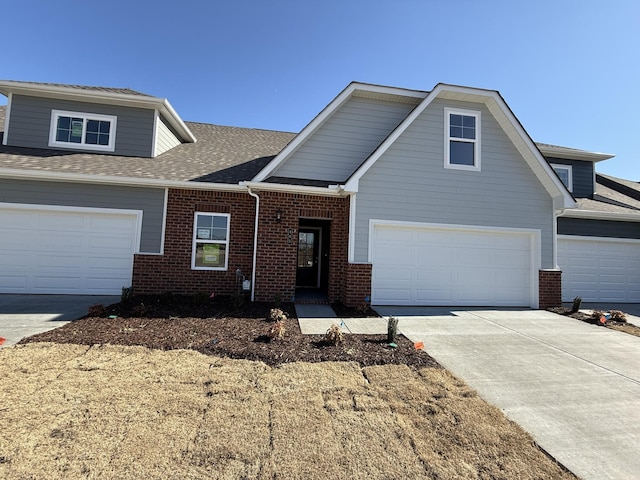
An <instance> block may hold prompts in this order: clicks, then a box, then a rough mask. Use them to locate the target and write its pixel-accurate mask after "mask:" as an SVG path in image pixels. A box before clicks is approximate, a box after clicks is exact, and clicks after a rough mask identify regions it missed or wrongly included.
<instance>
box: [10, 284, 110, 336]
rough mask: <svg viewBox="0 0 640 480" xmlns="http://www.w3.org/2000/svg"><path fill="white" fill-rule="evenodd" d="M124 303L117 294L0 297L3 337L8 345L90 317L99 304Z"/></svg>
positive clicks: (11, 295)
mask: <svg viewBox="0 0 640 480" xmlns="http://www.w3.org/2000/svg"><path fill="white" fill-rule="evenodd" d="M119 301H120V296H114V295H100V296H94V295H13V294H0V337H4V338H6V339H7V341H6V343H5V344H4V346H8V345H12V344H14V343H16V342H18V341H20V340H21V339H22V338H24V337H28V336H30V335H35V334H36V333H41V332H45V331H47V330H51V329H52V328H56V327H59V326H61V325H64V324H65V323H67V322H68V321H69V320H76V319H78V318H80V317H83V316H84V315H86V314H87V312H88V310H89V307H90V306H91V305H95V304H96V303H101V304H103V305H105V306H107V305H111V304H112V303H116V302H119Z"/></svg>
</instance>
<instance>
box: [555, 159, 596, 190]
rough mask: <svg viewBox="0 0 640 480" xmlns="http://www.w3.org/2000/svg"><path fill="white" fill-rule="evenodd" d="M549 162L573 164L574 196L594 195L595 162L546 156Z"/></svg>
mask: <svg viewBox="0 0 640 480" xmlns="http://www.w3.org/2000/svg"><path fill="white" fill-rule="evenodd" d="M546 158H547V161H548V162H549V163H557V164H559V165H571V172H572V173H573V192H571V193H573V196H574V197H576V198H591V196H593V162H585V161H581V160H565V159H563V158H553V157H546Z"/></svg>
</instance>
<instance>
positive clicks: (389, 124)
mask: <svg viewBox="0 0 640 480" xmlns="http://www.w3.org/2000/svg"><path fill="white" fill-rule="evenodd" d="M413 108H414V106H412V105H408V104H402V103H394V102H386V101H381V100H372V99H367V98H350V99H349V100H347V102H345V104H344V105H343V106H342V107H340V108H339V109H338V110H337V111H336V112H335V113H334V114H333V115H332V116H331V117H330V118H328V119H327V120H326V121H325V122H324V124H323V125H321V126H320V128H318V129H317V131H316V132H315V133H314V134H313V135H312V136H311V137H310V138H308V139H307V140H306V141H305V142H304V143H303V144H302V145H301V146H300V147H298V149H297V150H296V151H295V152H294V153H293V154H292V155H291V156H290V157H289V159H288V160H287V161H286V163H285V164H283V165H282V166H281V167H280V168H279V169H278V170H277V171H276V172H275V173H274V176H278V177H288V178H305V179H310V180H328V181H335V182H344V181H345V180H346V179H347V178H348V177H349V176H350V175H351V174H352V173H353V172H354V171H355V169H356V168H357V167H358V166H359V165H360V164H361V163H362V162H364V160H366V158H367V157H368V156H369V155H370V154H371V153H372V152H373V151H374V150H375V149H376V147H378V145H380V143H381V142H382V141H383V140H384V139H385V138H386V137H387V136H388V135H389V133H391V131H392V130H393V129H395V128H396V127H397V126H398V125H399V124H400V122H401V121H402V120H403V119H404V118H405V117H406V116H407V115H408V114H409V112H410V111H411V110H412V109H413Z"/></svg>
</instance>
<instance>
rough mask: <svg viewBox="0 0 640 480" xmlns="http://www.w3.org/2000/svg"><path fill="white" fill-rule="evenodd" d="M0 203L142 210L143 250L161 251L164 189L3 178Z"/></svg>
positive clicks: (0, 185)
mask: <svg viewBox="0 0 640 480" xmlns="http://www.w3.org/2000/svg"><path fill="white" fill-rule="evenodd" d="M0 202H3V203H24V204H29V205H32V204H33V205H62V206H70V207H91V208H115V209H125V210H142V212H143V213H142V233H141V239H140V252H141V253H161V247H162V220H163V215H164V189H162V188H139V187H125V186H115V185H94V184H84V183H64V182H36V181H32V180H13V179H3V178H0Z"/></svg>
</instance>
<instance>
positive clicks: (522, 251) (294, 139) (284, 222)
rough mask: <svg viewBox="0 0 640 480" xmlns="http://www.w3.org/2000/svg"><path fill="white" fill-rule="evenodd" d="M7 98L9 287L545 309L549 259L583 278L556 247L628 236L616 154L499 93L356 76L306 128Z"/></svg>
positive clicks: (44, 96) (0, 182) (553, 285)
mask: <svg viewBox="0 0 640 480" xmlns="http://www.w3.org/2000/svg"><path fill="white" fill-rule="evenodd" d="M0 92H1V93H3V94H4V95H5V96H7V97H8V105H7V108H6V112H5V115H6V121H5V122H1V121H0V126H1V125H2V124H4V125H5V127H4V133H3V134H2V146H1V147H0V221H1V222H2V225H3V229H2V230H0V265H1V266H2V269H1V270H0V292H4V293H9V292H11V293H79V294H106V293H111V294H118V293H120V289H121V288H122V287H123V286H130V285H132V286H133V288H134V290H135V291H136V292H137V293H163V292H174V293H195V292H206V293H211V292H214V293H222V294H231V293H234V292H236V291H237V289H238V288H239V287H240V288H242V286H243V282H242V281H243V280H246V282H244V284H245V285H244V286H245V287H246V288H248V292H249V293H250V295H251V298H252V299H255V300H265V301H269V300H274V299H275V298H276V297H280V298H282V299H284V300H288V299H290V298H293V297H294V296H295V294H296V289H301V288H305V289H320V290H322V291H324V292H326V294H327V297H328V299H329V300H330V301H342V302H344V303H345V304H347V305H352V306H357V305H359V304H362V303H365V302H371V303H372V304H374V305H383V304H396V305H486V306H528V307H532V308H537V307H541V308H542V307H547V306H553V305H557V304H558V303H559V302H560V289H561V272H560V269H558V264H559V265H560V267H561V268H563V262H565V264H566V265H567V268H568V269H569V270H570V273H569V275H568V278H569V281H570V282H572V283H571V284H570V285H569V287H567V288H565V296H567V297H570V296H571V295H573V291H574V290H573V289H574V287H576V286H577V287H576V288H577V290H580V289H581V288H584V287H583V286H581V284H580V283H579V281H580V280H579V277H580V273H574V270H571V269H573V268H574V267H573V265H574V263H573V260H570V259H572V258H573V257H572V255H571V254H565V253H563V252H564V251H565V250H563V249H564V244H565V243H566V244H572V242H574V240H576V239H578V238H580V241H581V242H589V241H593V239H589V240H583V237H585V236H589V237H593V236H594V233H593V231H592V230H590V229H591V228H595V229H598V228H602V229H604V230H606V231H607V232H609V235H595V236H597V237H602V236H608V237H615V238H624V239H625V240H623V241H620V242H618V240H616V242H615V244H616V245H618V246H619V245H626V244H627V243H628V240H627V239H628V238H639V237H637V236H633V235H635V234H636V233H635V232H637V230H636V225H638V224H637V223H634V222H635V218H636V217H635V216H634V215H635V213H634V212H635V210H634V207H633V205H631V204H629V203H627V201H631V200H626V199H634V197H633V196H630V195H629V194H628V192H627V193H624V192H620V191H619V190H616V189H615V188H614V187H612V186H607V185H604V184H603V183H601V178H600V177H598V187H597V188H595V187H594V185H595V182H594V181H593V178H594V173H593V172H594V168H593V162H594V161H598V160H603V159H604V158H609V157H610V156H609V155H603V154H596V153H592V152H584V151H580V150H574V149H567V148H563V147H555V146H550V145H543V144H537V145H536V144H535V143H534V142H533V141H532V140H531V139H530V138H529V136H528V134H527V133H526V131H525V130H524V129H523V127H522V126H521V124H520V123H519V121H518V120H517V119H516V117H515V116H514V115H513V113H512V112H511V110H510V109H509V107H508V106H507V105H506V103H505V102H504V100H503V99H502V97H501V96H500V94H499V93H498V92H496V91H491V90H483V89H476V88H468V87H459V86H453V85H444V84H439V85H437V86H436V87H435V88H434V89H433V90H431V91H429V92H427V91H416V90H407V89H401V88H393V87H383V86H377V85H368V84H362V83H352V84H350V85H349V86H348V87H347V88H346V89H345V90H344V91H342V92H341V93H340V94H339V95H338V96H337V97H336V98H335V99H334V100H333V101H332V102H331V103H330V104H329V105H328V106H327V107H326V108H325V109H324V110H323V111H322V112H321V113H320V114H319V115H318V116H317V117H316V118H315V119H313V120H312V121H311V123H309V125H307V127H305V128H304V129H303V130H302V132H300V133H299V134H297V135H295V134H291V133H285V132H274V131H266V130H255V129H244V128H234V127H221V126H217V125H206V124H199V123H189V122H183V121H182V120H181V119H180V117H179V116H178V114H177V113H176V112H175V111H174V110H173V108H172V107H171V105H170V104H169V102H168V101H167V100H165V99H161V98H156V97H151V96H148V95H144V94H140V93H138V92H133V91H131V90H127V89H110V88H97V87H80V86H71V85H55V84H41V83H31V82H13V81H0ZM0 115H2V109H0ZM0 119H1V117H0ZM547 160H548V161H547ZM550 163H551V164H553V166H552V165H550ZM563 165H564V166H565V167H567V166H568V167H570V168H565V167H563ZM554 169H556V172H557V174H556V172H554ZM583 170H584V171H583ZM588 172H591V173H588ZM585 175H587V176H588V175H590V178H591V186H592V187H594V188H595V194H594V193H593V192H592V191H589V188H591V187H588V185H587V183H589V182H588V181H587V180H586V176H585ZM602 178H603V179H604V178H605V177H604V176H602ZM609 180H611V181H612V182H614V183H616V185H618V184H620V185H623V184H622V183H619V182H622V181H618V180H616V179H609ZM563 182H564V183H563ZM565 185H566V186H565ZM627 187H628V186H627ZM602 188H606V189H607V191H606V192H605V191H602V192H601V191H600V190H601V189H602ZM628 188H631V187H628ZM631 189H633V188H631ZM570 190H572V191H573V192H574V196H575V198H574V196H572V194H571V193H570ZM637 191H638V190H637V189H636V192H637ZM600 195H602V198H600ZM620 196H622V197H624V198H622V199H620V198H618V197H620ZM576 199H577V201H576ZM604 199H606V200H604ZM609 200H610V201H609ZM634 201H635V202H637V203H638V204H640V200H639V199H634ZM589 202H595V204H597V206H598V208H600V209H599V210H598V209H596V208H592V207H593V205H591V203H589ZM576 207H577V208H576ZM607 208H609V209H611V208H620V209H625V211H624V212H623V216H620V217H619V219H618V217H616V220H615V221H614V222H612V221H611V219H609V217H608V213H607V210H606V209H607ZM592 211H595V212H599V213H597V214H593V213H588V212H592ZM579 212H583V213H579ZM585 212H587V213H585ZM630 212H631V213H630ZM589 215H591V216H589ZM594 215H595V216H594ZM556 217H559V218H558V222H557V224H556ZM576 220H577V222H576ZM603 222H604V224H603ZM613 223H615V224H616V226H615V230H611V228H610V227H612V225H613ZM618 224H619V225H618ZM556 229H557V233H559V234H560V237H559V238H560V239H559V240H558V235H557V233H556ZM599 231H600V230H598V232H599ZM596 233H597V232H596ZM570 235H571V238H569V239H568V240H566V241H565V239H566V237H569V236H570ZM598 242H599V244H601V243H605V242H603V241H601V240H598ZM631 243H632V245H634V246H635V243H633V242H631ZM580 245H587V243H580ZM598 248H599V249H600V247H599V246H598ZM620 248H626V247H620ZM636 248H637V247H636ZM568 250H569V251H574V249H573V246H571V247H569V248H568ZM599 251H600V250H599ZM629 255H631V257H633V258H637V256H638V254H637V252H636V253H633V252H632V253H629ZM565 259H566V260H565ZM592 275H594V276H597V277H598V278H599V279H600V280H599V281H602V282H606V281H607V278H608V277H607V276H606V273H605V272H604V271H602V272H599V271H597V270H594V271H593V272H592ZM566 278H567V274H565V280H566ZM565 283H566V282H565ZM589 288H591V287H589ZM597 288H599V289H600V291H603V290H604V287H603V285H602V283H598V285H597ZM629 288H631V289H633V288H636V287H632V286H630V287H629ZM637 291H638V289H637V288H636V289H635V292H636V294H637ZM632 293H633V292H632ZM583 298H586V295H584V294H583ZM629 298H631V297H629Z"/></svg>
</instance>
